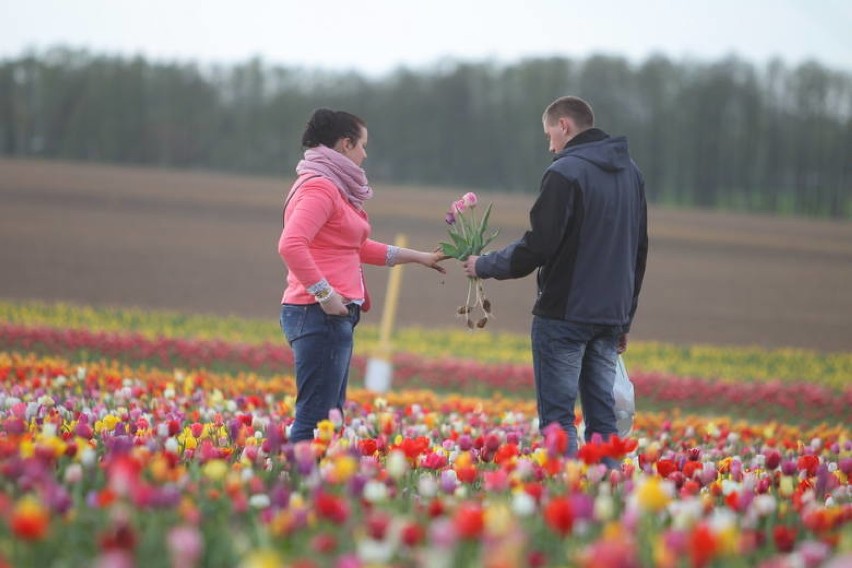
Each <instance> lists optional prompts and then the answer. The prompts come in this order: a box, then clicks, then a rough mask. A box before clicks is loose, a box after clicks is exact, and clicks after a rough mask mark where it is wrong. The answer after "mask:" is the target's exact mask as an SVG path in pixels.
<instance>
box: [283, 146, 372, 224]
mask: <svg viewBox="0 0 852 568" xmlns="http://www.w3.org/2000/svg"><path fill="white" fill-rule="evenodd" d="M296 173H297V174H299V175H302V174H309V173H310V174H318V175H321V176H322V177H325V178H328V179H330V180H331V181H333V182H334V185H336V186H337V189H339V190H340V193H342V194H343V197H345V198H346V199H348V200H349V202H350V203H351V204H352V205H354V206H355V207H357V208H358V209H363V208H364V201H366V200H367V199H370V198H371V197H373V190H372V188H371V187H370V186H369V185H367V174H366V173H365V172H364V170H363V169H362V168H360V167H358V166H356V165H355V162H353V161H352V160H350V159H349V158H347V157H346V156H344V155H343V154H341V153H340V152H338V151H336V150H332V149H331V148H329V147H328V146H323V145H319V146H317V147H316V148H308V149H307V150H305V158H304V159H303V160H301V161H300V162H299V163H298V164H297V165H296Z"/></svg>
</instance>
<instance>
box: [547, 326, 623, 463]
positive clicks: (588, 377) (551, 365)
mask: <svg viewBox="0 0 852 568" xmlns="http://www.w3.org/2000/svg"><path fill="white" fill-rule="evenodd" d="M622 334H623V328H621V327H618V326H615V327H611V326H597V325H580V324H575V323H571V322H567V321H563V320H555V319H547V318H542V317H539V316H535V317H534V318H533V323H532V351H533V370H534V375H535V391H536V402H537V404H538V417H539V426H540V427H541V428H542V429H544V427H545V426H547V425H548V424H551V423H553V422H557V423H558V424H559V425H561V426H562V428H563V429H564V430H565V431H566V432H567V433H568V455H569V456H574V455H576V454H577V449H578V443H577V428H576V427H575V426H574V404H575V402H576V400H577V396H578V395H579V396H580V403H581V405H582V408H583V419H584V420H585V423H586V432H585V439H586V441H587V442H588V441H589V440H590V439H591V437H592V434H595V433H597V434H600V435H601V436H602V437H603V439H604V440H607V439H609V436H610V435H611V434H615V433H617V432H618V428H617V427H616V420H615V397H614V396H613V394H612V387H613V383H614V382H615V368H616V364H617V361H618V351H617V348H618V340H619V338H620V337H621V335H622Z"/></svg>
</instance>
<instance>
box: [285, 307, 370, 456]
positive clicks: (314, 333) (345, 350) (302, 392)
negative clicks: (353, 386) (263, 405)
mask: <svg viewBox="0 0 852 568" xmlns="http://www.w3.org/2000/svg"><path fill="white" fill-rule="evenodd" d="M360 318H361V308H360V306H358V305H356V304H350V305H349V314H348V315H345V316H330V315H327V314H326V313H325V312H324V311H322V308H321V307H320V305H319V304H308V305H295V304H283V305H282V306H281V330H282V331H283V332H284V337H285V338H286V339H287V342H288V343H289V344H290V347H291V348H292V349H293V359H294V361H295V367H296V420H295V421H294V422H293V428H292V429H291V431H290V441H292V442H299V441H302V440H312V439H313V437H314V428H316V425H317V423H318V422H320V421H322V420H325V419H327V418H328V413H329V411H330V410H331V409H332V408H337V409H339V410H340V411H341V412H343V403H344V402H346V386H347V383H348V382H349V362H350V361H351V359H352V334H353V331H354V330H355V326H356V325H358V321H359V320H360Z"/></svg>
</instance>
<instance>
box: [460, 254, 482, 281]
mask: <svg viewBox="0 0 852 568" xmlns="http://www.w3.org/2000/svg"><path fill="white" fill-rule="evenodd" d="M478 258H479V257H478V256H469V257H467V260H465V261H464V263H463V264H462V266H463V267H464V273H465V274H467V275H468V277H469V278H476V277H477V274H476V261H477V259H478Z"/></svg>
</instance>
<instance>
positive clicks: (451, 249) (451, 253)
mask: <svg viewBox="0 0 852 568" xmlns="http://www.w3.org/2000/svg"><path fill="white" fill-rule="evenodd" d="M440 247H441V252H442V253H443V254H445V255H446V256H448V257H450V258H458V259H461V257H460V256H459V249H458V247H455V246H453V245H451V244H450V243H440Z"/></svg>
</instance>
